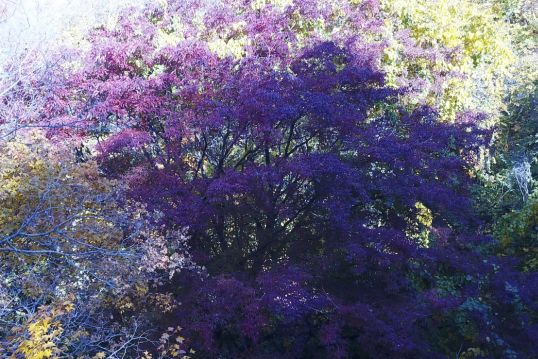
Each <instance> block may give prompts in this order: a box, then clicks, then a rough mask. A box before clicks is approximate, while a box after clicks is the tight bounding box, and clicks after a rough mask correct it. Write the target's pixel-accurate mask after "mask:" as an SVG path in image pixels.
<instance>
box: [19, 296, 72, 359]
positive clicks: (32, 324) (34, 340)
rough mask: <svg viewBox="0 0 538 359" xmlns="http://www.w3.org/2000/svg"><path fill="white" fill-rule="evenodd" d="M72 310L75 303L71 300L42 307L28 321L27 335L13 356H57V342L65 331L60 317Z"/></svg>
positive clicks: (43, 358) (29, 358) (39, 358)
mask: <svg viewBox="0 0 538 359" xmlns="http://www.w3.org/2000/svg"><path fill="white" fill-rule="evenodd" d="M72 310H73V304H72V302H71V301H70V300H66V301H63V302H61V303H59V304H57V305H56V306H51V307H47V306H45V307H41V308H40V309H39V311H38V313H37V314H36V315H35V317H34V318H31V319H30V320H29V321H28V322H27V324H26V329H25V332H26V335H25V336H24V339H23V340H22V341H21V342H20V343H19V345H18V348H17V350H16V351H15V353H14V356H12V357H13V358H15V357H16V356H15V355H17V354H22V355H23V356H24V358H26V359H46V358H52V357H57V356H58V354H59V349H58V347H57V345H56V344H57V343H56V342H57V341H58V340H59V337H60V336H61V334H62V333H63V328H62V325H61V322H60V321H59V320H58V317H60V316H61V315H63V314H67V313H69V312H71V311H72Z"/></svg>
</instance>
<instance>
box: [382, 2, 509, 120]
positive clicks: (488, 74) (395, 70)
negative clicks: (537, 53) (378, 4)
mask: <svg viewBox="0 0 538 359" xmlns="http://www.w3.org/2000/svg"><path fill="white" fill-rule="evenodd" d="M382 4H383V8H384V12H385V13H386V26H387V30H388V31H387V34H388V36H389V37H390V38H391V45H390V46H389V48H387V50H386V56H385V59H384V64H383V65H384V68H385V70H386V71H387V73H388V78H389V81H390V82H391V83H392V85H396V82H397V79H398V78H399V77H401V76H408V75H416V76H418V77H420V78H423V79H427V80H430V81H432V80H433V77H432V76H433V75H434V74H435V73H441V74H449V73H451V72H453V73H454V76H452V77H450V80H449V81H447V82H445V84H444V86H443V88H442V92H441V94H440V96H439V95H438V94H437V93H436V91H434V90H433V89H432V88H427V87H426V88H425V89H424V91H423V93H422V99H425V100H426V101H427V102H429V103H430V104H437V105H438V106H439V107H440V109H441V114H442V117H443V119H445V120H453V119H454V118H455V116H456V114H457V112H459V111H464V110H477V111H483V112H486V113H490V114H493V115H495V114H496V113H497V111H498V110H499V109H500V108H502V96H503V90H504V85H505V82H506V81H507V80H508V79H509V78H510V77H511V76H512V72H511V67H512V65H513V64H514V63H515V60H516V58H515V55H514V52H513V48H512V46H511V44H510V39H509V34H510V30H511V28H510V25H509V24H507V23H506V22H504V21H502V19H500V18H499V16H498V14H496V12H495V11H494V10H493V9H492V8H491V7H489V6H487V5H483V4H478V3H476V2H473V1H469V0H417V1H406V0H383V1H382ZM400 30H408V31H410V33H411V36H412V38H413V39H414V40H415V41H416V42H417V44H418V45H419V46H420V47H422V48H424V49H433V50H436V49H445V50H455V51H456V53H455V55H454V56H449V57H448V58H441V57H439V58H435V59H423V58H418V59H416V58H410V57H406V56H405V55H404V54H403V53H402V48H403V46H402V44H401V43H400V42H399V41H398V40H397V39H396V38H395V37H394V34H395V33H396V32H397V31H400ZM456 74H457V75H456ZM460 74H461V76H460Z"/></svg>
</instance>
